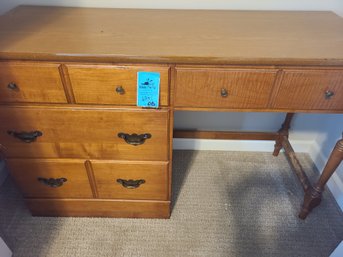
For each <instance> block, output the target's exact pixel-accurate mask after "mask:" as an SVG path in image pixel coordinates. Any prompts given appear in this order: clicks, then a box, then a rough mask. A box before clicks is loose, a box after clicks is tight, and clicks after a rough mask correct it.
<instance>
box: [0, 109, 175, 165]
mask: <svg viewBox="0 0 343 257" xmlns="http://www.w3.org/2000/svg"><path fill="white" fill-rule="evenodd" d="M168 117H169V111H168V110H131V111H130V110H128V109H107V110H106V109H101V110H99V109H92V110H82V109H72V108H48V107H46V108H35V107H31V108H19V107H18V108H15V107H3V108H1V109H0V119H1V121H2V122H1V123H0V142H1V143H2V145H3V148H5V154H6V155H7V156H9V157H29V158H85V159H86V158H94V159H124V160H168V143H169V141H168V135H169V134H168V123H169V122H168ZM134 134H136V135H134Z"/></svg>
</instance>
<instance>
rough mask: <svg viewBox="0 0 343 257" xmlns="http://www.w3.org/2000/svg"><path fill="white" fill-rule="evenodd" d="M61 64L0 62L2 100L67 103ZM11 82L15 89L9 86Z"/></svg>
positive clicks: (0, 94) (0, 100) (0, 95)
mask: <svg viewBox="0 0 343 257" xmlns="http://www.w3.org/2000/svg"><path fill="white" fill-rule="evenodd" d="M58 67H59V64H53V63H34V62H0V102H4V103H6V102H9V103H67V99H66V96H65V93H64V89H63V84H62V80H61V76H60V73H59V69H58ZM10 83H14V84H15V85H16V88H15V89H11V88H9V87H8V85H9V84H10Z"/></svg>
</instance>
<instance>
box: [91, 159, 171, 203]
mask: <svg viewBox="0 0 343 257" xmlns="http://www.w3.org/2000/svg"><path fill="white" fill-rule="evenodd" d="M92 167H93V171H94V177H95V182H96V187H97V191H98V196H99V198H112V199H139V200H143V199H145V200H167V198H168V188H169V186H168V177H169V175H168V163H167V162H148V163H147V162H115V161H112V162H104V161H92Z"/></svg>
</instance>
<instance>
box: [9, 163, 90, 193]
mask: <svg viewBox="0 0 343 257" xmlns="http://www.w3.org/2000/svg"><path fill="white" fill-rule="evenodd" d="M7 164H8V166H9V170H10V173H11V175H12V177H13V178H14V180H15V182H16V184H17V185H18V186H19V187H20V189H21V190H22V192H23V194H24V196H25V197H28V198H93V194H92V190H91V187H90V184H89V180H88V176H87V172H86V169H85V167H84V164H83V161H78V160H28V159H9V160H7Z"/></svg>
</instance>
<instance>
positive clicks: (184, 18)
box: [0, 6, 343, 65]
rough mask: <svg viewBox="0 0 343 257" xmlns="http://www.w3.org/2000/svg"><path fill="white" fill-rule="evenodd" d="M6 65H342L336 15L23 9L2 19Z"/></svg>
mask: <svg viewBox="0 0 343 257" xmlns="http://www.w3.org/2000/svg"><path fill="white" fill-rule="evenodd" d="M0 59H27V60H56V61H58V60H66V61H68V60H70V61H110V62H147V63H176V64H178V63H183V64H187V63H194V64H265V65H269V64H270V65H274V64H280V65H282V64H283V65H343V18H340V17H339V16H337V15H335V14H334V13H331V12H302V11H301V12H300V11H297V12H290V11H208V10H139V9H96V8H67V7H37V6H19V7H17V8H15V9H13V10H12V11H10V12H9V13H7V14H5V15H3V16H1V17H0Z"/></svg>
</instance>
